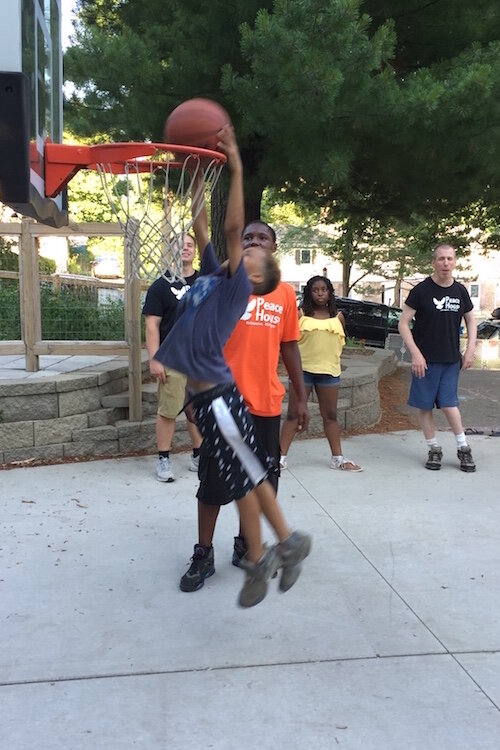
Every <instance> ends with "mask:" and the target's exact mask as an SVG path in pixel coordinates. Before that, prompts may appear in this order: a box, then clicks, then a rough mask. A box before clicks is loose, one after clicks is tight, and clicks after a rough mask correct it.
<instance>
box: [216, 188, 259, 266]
mask: <svg viewBox="0 0 500 750" xmlns="http://www.w3.org/2000/svg"><path fill="white" fill-rule="evenodd" d="M228 186H229V185H228V175H227V174H224V175H223V176H222V177H221V179H220V180H219V181H218V182H217V185H216V186H215V189H214V192H213V194H212V200H211V208H210V222H211V230H210V234H211V237H212V243H213V246H214V250H215V254H216V256H217V258H218V259H219V260H221V261H222V260H225V258H226V257H227V254H226V240H225V237H224V220H225V218H226V204H227V191H228ZM262 192H263V187H262V186H261V185H260V183H258V182H257V181H256V180H248V182H245V223H246V224H248V222H249V221H253V220H254V219H255V220H257V219H260V204H261V200H262Z"/></svg>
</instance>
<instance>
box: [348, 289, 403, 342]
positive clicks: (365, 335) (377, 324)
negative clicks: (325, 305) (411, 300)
mask: <svg viewBox="0 0 500 750" xmlns="http://www.w3.org/2000/svg"><path fill="white" fill-rule="evenodd" d="M335 301H336V303H337V307H338V309H339V310H342V312H343V313H344V317H345V328H346V335H347V336H349V337H351V338H353V339H360V340H362V341H364V342H365V343H366V344H367V345H368V346H379V347H384V346H385V340H386V338H387V334H388V332H389V311H390V310H391V311H393V310H396V308H390V307H389V306H388V305H384V304H382V303H380V302H365V301H364V300H358V299H351V298H350V297H337V298H336V299H335ZM400 312H401V311H399V313H400ZM394 325H396V328H397V324H395V323H394V317H393V315H391V328H393V327H394Z"/></svg>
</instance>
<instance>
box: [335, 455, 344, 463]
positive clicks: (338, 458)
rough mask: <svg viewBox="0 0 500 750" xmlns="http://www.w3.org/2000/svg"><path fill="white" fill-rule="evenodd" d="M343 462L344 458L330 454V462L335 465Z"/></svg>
mask: <svg viewBox="0 0 500 750" xmlns="http://www.w3.org/2000/svg"><path fill="white" fill-rule="evenodd" d="M343 460H344V456H334V455H333V453H332V461H335V463H336V464H341V463H342V461H343Z"/></svg>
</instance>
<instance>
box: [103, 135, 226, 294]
mask: <svg viewBox="0 0 500 750" xmlns="http://www.w3.org/2000/svg"><path fill="white" fill-rule="evenodd" d="M149 145H150V144H149ZM223 166H224V161H223V160H222V159H217V158H215V157H213V158H210V157H207V156H206V154H203V155H200V154H197V153H189V154H187V155H183V156H182V160H181V161H179V160H178V155H177V156H176V154H174V153H173V152H170V151H167V150H166V149H165V148H159V149H158V150H157V151H156V152H155V153H154V154H153V155H152V156H145V157H139V158H133V159H129V160H126V161H124V162H123V163H121V164H118V165H117V164H116V162H112V161H110V162H100V163H97V164H96V165H95V167H96V169H97V171H98V173H99V176H100V178H101V182H102V185H103V188H104V191H105V193H106V197H107V199H108V201H109V204H110V206H111V208H112V210H113V213H114V214H115V216H116V218H117V220H118V221H119V222H120V224H121V226H122V227H123V230H124V233H125V248H126V252H127V254H128V261H129V262H128V264H126V267H127V268H128V275H129V277H132V278H141V279H147V280H149V281H152V280H153V279H155V278H157V277H158V276H160V275H162V274H168V275H169V276H170V277H171V278H174V279H178V280H181V281H183V276H182V249H183V244H184V236H185V235H186V234H188V233H189V232H190V230H191V229H192V226H193V223H194V220H195V218H196V217H197V215H198V213H199V211H200V210H201V208H202V206H203V204H204V201H203V198H204V197H205V194H206V193H208V194H212V192H213V190H214V188H215V185H216V183H217V180H218V179H219V176H220V173H221V171H222V168H223Z"/></svg>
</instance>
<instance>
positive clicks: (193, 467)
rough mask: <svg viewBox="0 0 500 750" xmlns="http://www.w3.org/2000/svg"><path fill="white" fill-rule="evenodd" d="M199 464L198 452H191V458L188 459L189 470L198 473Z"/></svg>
mask: <svg viewBox="0 0 500 750" xmlns="http://www.w3.org/2000/svg"><path fill="white" fill-rule="evenodd" d="M199 465H200V454H198V455H197V456H193V454H192V453H191V459H190V461H189V471H196V473H198V466H199Z"/></svg>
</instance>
